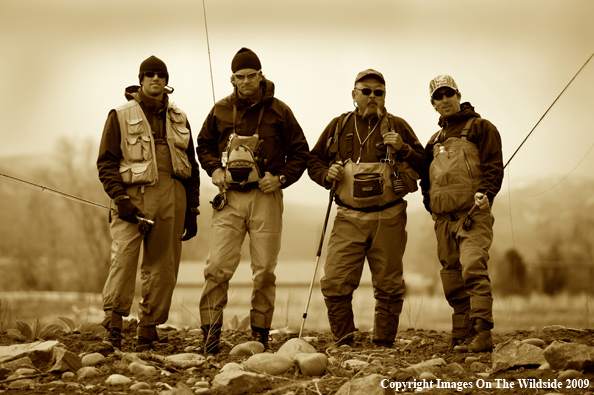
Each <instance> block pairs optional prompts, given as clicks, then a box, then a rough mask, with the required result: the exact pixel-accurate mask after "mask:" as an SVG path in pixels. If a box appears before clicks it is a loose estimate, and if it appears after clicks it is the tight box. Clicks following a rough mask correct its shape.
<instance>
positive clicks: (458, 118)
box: [438, 102, 481, 128]
mask: <svg viewBox="0 0 594 395" xmlns="http://www.w3.org/2000/svg"><path fill="white" fill-rule="evenodd" d="M480 117H481V116H480V114H479V113H477V112H475V111H474V107H473V106H472V104H470V103H469V102H464V103H462V104H460V111H458V112H457V113H455V114H454V115H452V116H450V117H447V118H444V117H439V122H438V124H439V126H440V127H442V128H443V127H444V126H445V125H446V123H449V124H452V123H458V122H463V121H466V120H468V119H469V118H480Z"/></svg>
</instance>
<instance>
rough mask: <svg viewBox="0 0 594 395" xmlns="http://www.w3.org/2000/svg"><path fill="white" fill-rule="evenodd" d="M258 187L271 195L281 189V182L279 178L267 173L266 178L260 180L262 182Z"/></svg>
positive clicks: (259, 182)
mask: <svg viewBox="0 0 594 395" xmlns="http://www.w3.org/2000/svg"><path fill="white" fill-rule="evenodd" d="M258 186H259V187H260V190H262V192H264V193H270V192H274V191H276V190H277V189H278V188H280V186H281V182H280V180H279V179H278V176H273V175H272V174H270V173H269V172H266V173H264V177H262V178H260V181H258Z"/></svg>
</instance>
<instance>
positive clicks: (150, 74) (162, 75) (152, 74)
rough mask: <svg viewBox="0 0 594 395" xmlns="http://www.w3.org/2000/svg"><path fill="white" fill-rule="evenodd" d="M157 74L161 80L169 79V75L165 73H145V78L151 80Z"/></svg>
mask: <svg viewBox="0 0 594 395" xmlns="http://www.w3.org/2000/svg"><path fill="white" fill-rule="evenodd" d="M155 74H157V77H159V78H165V77H167V73H165V72H164V71H159V72H156V71H147V72H146V73H144V75H145V76H147V77H149V78H153V77H154V76H155Z"/></svg>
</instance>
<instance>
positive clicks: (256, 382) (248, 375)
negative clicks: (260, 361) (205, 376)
mask: <svg viewBox="0 0 594 395" xmlns="http://www.w3.org/2000/svg"><path fill="white" fill-rule="evenodd" d="M258 355H264V354H258ZM254 356H255V355H254ZM212 386H213V390H216V391H220V392H222V393H225V394H229V395H239V394H244V393H246V392H255V393H258V392H262V391H264V390H265V389H268V388H270V387H271V385H270V380H269V379H268V378H267V377H266V376H264V375H262V374H257V373H252V372H244V371H242V370H230V371H228V372H223V373H219V374H217V375H216V376H215V377H214V379H213V380H212Z"/></svg>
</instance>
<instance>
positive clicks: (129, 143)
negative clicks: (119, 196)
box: [116, 100, 192, 186]
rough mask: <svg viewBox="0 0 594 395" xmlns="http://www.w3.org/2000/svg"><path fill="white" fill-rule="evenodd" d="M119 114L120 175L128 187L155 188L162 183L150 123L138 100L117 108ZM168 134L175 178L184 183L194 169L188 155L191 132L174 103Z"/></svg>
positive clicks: (170, 103) (171, 105)
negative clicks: (153, 186)
mask: <svg viewBox="0 0 594 395" xmlns="http://www.w3.org/2000/svg"><path fill="white" fill-rule="evenodd" d="M116 112H117V114H118V120H119V123H120V132H121V136H122V138H121V142H120V148H121V151H122V157H121V159H120V175H121V177H122V180H123V182H124V184H125V185H126V186H130V185H154V184H155V183H156V182H157V179H158V171H157V161H156V151H155V140H154V138H153V134H152V131H151V125H150V123H149V121H148V119H146V116H145V115H144V112H143V111H142V108H141V107H140V104H139V103H138V102H137V101H136V100H130V101H129V102H127V103H125V104H123V105H122V106H120V107H118V108H116ZM165 133H166V139H167V145H168V147H169V151H170V152H171V164H172V166H173V173H174V174H173V175H174V176H176V177H178V178H180V179H187V178H190V176H191V174H192V167H191V165H190V161H189V160H188V156H187V155H186V149H187V148H188V144H189V143H190V131H189V130H188V128H187V127H186V114H185V113H184V112H183V111H182V110H180V109H179V108H178V107H177V106H176V105H175V104H174V103H172V102H169V104H168V106H167V116H166V120H165Z"/></svg>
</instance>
